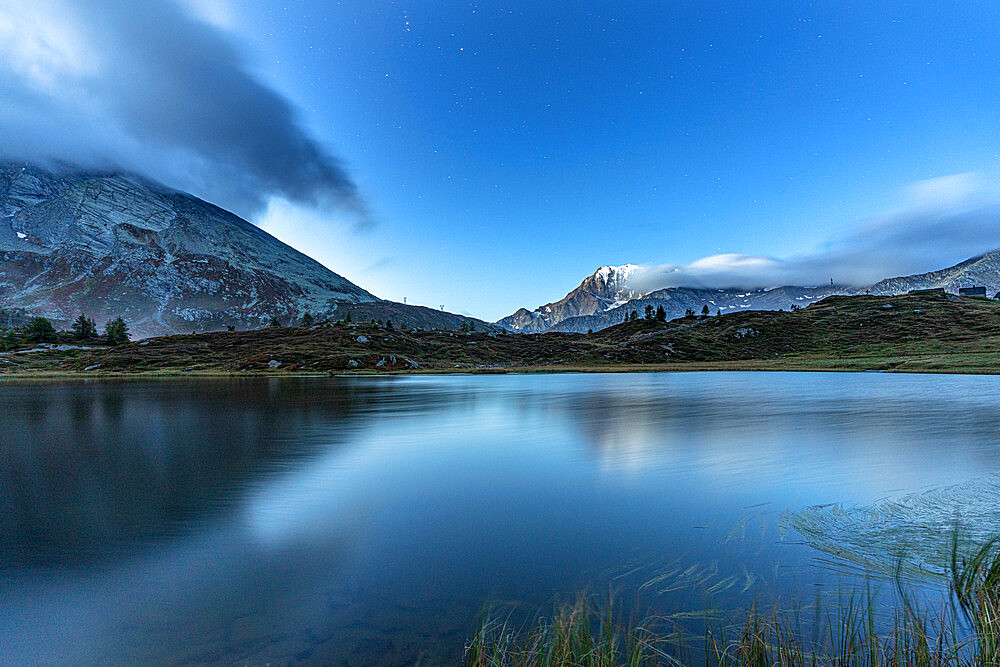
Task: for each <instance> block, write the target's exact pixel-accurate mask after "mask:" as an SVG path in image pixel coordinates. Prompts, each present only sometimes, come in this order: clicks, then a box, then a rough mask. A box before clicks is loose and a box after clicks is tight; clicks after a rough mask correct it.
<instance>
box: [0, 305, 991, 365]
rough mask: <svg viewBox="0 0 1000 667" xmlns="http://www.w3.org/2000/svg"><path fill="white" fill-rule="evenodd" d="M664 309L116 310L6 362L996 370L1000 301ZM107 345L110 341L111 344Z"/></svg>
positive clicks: (17, 340)
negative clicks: (211, 327) (394, 312)
mask: <svg viewBox="0 0 1000 667" xmlns="http://www.w3.org/2000/svg"><path fill="white" fill-rule="evenodd" d="M432 312H433V311H432ZM633 312H634V311H633ZM358 314H360V312H359V313H358ZM658 315H659V313H656V312H655V311H652V309H650V312H649V313H647V314H646V317H639V316H638V315H636V316H632V315H631V314H630V317H629V321H627V322H623V323H621V324H618V325H615V326H613V327H609V328H607V329H604V330H601V331H598V332H595V333H588V334H564V333H545V334H509V333H505V332H501V331H498V330H497V329H495V328H490V329H488V330H483V329H481V328H480V326H481V325H477V324H476V323H475V322H474V321H472V320H467V319H466V320H456V322H455V328H454V329H430V330H425V329H419V328H414V327H415V325H414V323H411V322H407V323H406V325H405V326H403V325H400V324H398V322H397V323H395V324H394V322H395V320H393V319H387V320H386V321H384V322H383V321H381V320H379V319H376V318H368V319H360V318H359V317H356V316H355V314H354V312H353V311H348V312H347V313H346V314H345V315H344V318H343V319H342V320H340V321H337V322H334V321H329V320H327V321H323V322H314V323H313V324H311V325H308V326H293V327H285V326H270V327H266V328H263V329H257V330H254V331H226V332H215V333H203V334H192V335H176V336H166V337H161V338H151V339H146V340H143V341H139V342H136V343H125V339H127V326H126V329H125V331H124V336H125V338H122V336H121V335H119V334H120V333H121V329H120V326H119V324H120V325H124V324H125V323H124V322H121V321H120V319H119V320H115V321H114V322H118V323H119V324H116V325H115V326H111V324H110V323H109V325H107V326H106V327H105V336H103V337H100V338H98V339H96V340H93V344H92V346H94V347H96V348H97V349H91V350H63V351H51V352H35V353H32V354H30V355H29V354H7V355H5V356H4V357H0V358H2V359H3V363H0V369H3V372H7V373H45V372H60V373H67V372H68V373H73V372H88V373H91V372H99V373H107V372H112V373H190V372H196V373H260V372H266V373H277V374H281V373H288V372H298V373H330V372H345V371H347V372H380V373H381V372H395V371H407V372H413V371H433V372H456V371H473V372H504V371H505V370H515V371H532V370H538V371H555V370H581V371H588V370H593V371H602V370H608V371H614V370H671V369H676V370H695V369H705V370H712V369H720V370H722V369H734V370H764V369H779V370H780V369H787V370H887V371H893V370H894V371H919V372H935V371H937V372H945V371H960V372H979V373H996V372H1000V302H998V301H993V300H990V299H983V298H977V297H961V298H960V297H957V296H953V295H945V294H914V295H906V296H897V297H875V296H865V295H863V296H850V297H830V298H827V299H824V300H823V301H820V302H818V303H815V304H812V305H810V306H808V307H806V308H801V309H794V310H789V311H744V312H738V313H731V314H726V315H721V316H710V315H700V316H699V315H695V314H693V313H692V314H689V315H687V316H685V317H682V318H678V319H675V320H672V321H669V322H666V321H663V320H664V319H665V317H662V316H660V317H658ZM78 322H79V321H78ZM307 322H308V320H307ZM299 324H302V322H301V321H300V322H299ZM82 326H83V325H82V324H81V327H82ZM74 327H76V325H74ZM108 327H111V329H110V330H109V328H108ZM27 331H28V330H27V329H20V330H16V333H13V334H12V333H10V332H8V334H7V335H6V336H5V337H4V339H3V340H4V341H5V342H4V345H5V347H6V349H7V350H16V349H18V347H19V346H20V347H29V346H31V345H32V344H33V343H34V341H35V339H32V338H31V336H32V335H36V334H29V333H27ZM88 331H89V328H88ZM116 332H117V333H116ZM37 335H41V334H37ZM45 335H47V336H51V334H48V333H46V334H45ZM56 340H58V342H60V343H61V342H76V343H79V342H80V341H81V340H90V339H87V338H80V337H79V336H78V332H77V331H76V328H74V332H73V333H70V332H64V333H59V334H57V336H56ZM110 344H115V345H116V346H115V347H114V348H113V349H112V348H111V347H109V345H110ZM88 346H91V345H88ZM88 368H89V369H90V370H86V369H88Z"/></svg>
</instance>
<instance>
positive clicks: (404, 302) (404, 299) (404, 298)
mask: <svg viewBox="0 0 1000 667" xmlns="http://www.w3.org/2000/svg"><path fill="white" fill-rule="evenodd" d="M403 305H404V306H405V305H406V297H405V296H404V297H403Z"/></svg>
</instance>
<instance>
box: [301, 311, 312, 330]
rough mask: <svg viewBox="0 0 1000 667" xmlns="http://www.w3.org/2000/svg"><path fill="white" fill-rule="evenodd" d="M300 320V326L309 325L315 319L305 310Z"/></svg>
mask: <svg viewBox="0 0 1000 667" xmlns="http://www.w3.org/2000/svg"><path fill="white" fill-rule="evenodd" d="M300 321H301V323H302V326H304V327H311V326H312V325H313V322H314V321H315V320H313V316H312V314H310V313H309V312H308V311H306V312H305V313H303V314H302V319H301V320H300Z"/></svg>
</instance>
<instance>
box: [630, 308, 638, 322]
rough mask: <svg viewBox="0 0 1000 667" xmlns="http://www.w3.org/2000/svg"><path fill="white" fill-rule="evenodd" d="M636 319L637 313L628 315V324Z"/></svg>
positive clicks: (633, 312)
mask: <svg viewBox="0 0 1000 667" xmlns="http://www.w3.org/2000/svg"><path fill="white" fill-rule="evenodd" d="M637 319H639V313H637V312H635V311H634V310H633V311H632V312H631V313H629V314H628V321H629V322H635V321H636V320H637Z"/></svg>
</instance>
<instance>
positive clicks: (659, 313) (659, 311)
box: [656, 305, 667, 322]
mask: <svg viewBox="0 0 1000 667" xmlns="http://www.w3.org/2000/svg"><path fill="white" fill-rule="evenodd" d="M656 319H657V320H658V321H660V322H666V321H667V311H665V310H663V306H662V305H659V306H657V307H656Z"/></svg>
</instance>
